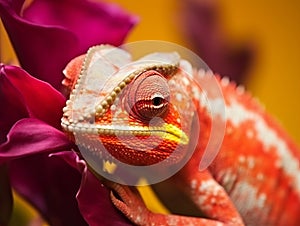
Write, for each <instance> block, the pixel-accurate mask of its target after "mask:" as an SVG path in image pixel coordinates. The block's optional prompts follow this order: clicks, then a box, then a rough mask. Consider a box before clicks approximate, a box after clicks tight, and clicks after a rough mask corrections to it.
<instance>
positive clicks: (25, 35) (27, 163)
mask: <svg viewBox="0 0 300 226" xmlns="http://www.w3.org/2000/svg"><path fill="white" fill-rule="evenodd" d="M0 16H1V20H2V22H3V24H4V26H5V28H6V31H7V32H8V34H9V37H10V39H11V42H12V44H13V46H14V49H15V51H16V53H17V56H18V59H19V61H20V63H21V66H22V67H23V69H21V68H20V67H17V66H7V65H3V64H1V65H0V102H1V105H2V108H1V111H0V128H1V130H0V186H1V187H0V224H1V225H6V224H7V223H8V222H9V217H10V214H11V206H12V198H11V196H12V195H11V187H12V188H13V189H14V190H15V191H16V192H17V193H19V194H20V195H21V196H22V197H24V198H25V199H26V200H27V201H28V202H29V203H31V204H32V205H33V206H34V207H35V208H36V209H37V210H38V211H39V212H40V213H41V215H42V216H43V218H44V219H45V220H46V221H47V222H48V223H49V224H51V225H99V223H101V224H102V225H111V224H112V225H129V221H128V220H127V219H126V218H125V217H124V216H123V215H122V214H120V213H119V212H118V211H117V210H116V208H114V206H113V204H112V203H111V201H110V198H109V193H110V190H109V189H108V188H106V187H105V186H103V185H102V183H101V181H99V180H98V179H97V178H96V177H95V176H94V175H93V174H92V173H91V172H90V171H89V170H88V169H87V166H86V163H85V161H83V160H82V159H80V157H79V156H78V155H77V153H76V146H75V144H74V143H72V142H71V141H70V140H69V139H68V137H67V136H66V135H65V134H64V133H63V132H62V131H61V127H60V118H61V116H62V108H63V106H64V105H65V101H66V99H65V97H64V95H63V94H62V93H60V92H59V91H61V90H62V87H61V82H62V79H63V74H62V71H63V68H64V67H65V65H66V64H67V62H68V61H69V60H71V59H72V58H73V57H75V56H77V55H79V54H82V53H84V52H85V51H86V50H87V49H88V48H89V47H90V46H92V45H96V44H101V43H109V44H113V45H120V44H121V43H122V42H123V41H124V39H125V37H126V35H127V33H128V32H129V30H130V29H131V28H132V26H133V25H134V24H135V23H136V18H135V17H134V16H132V15H129V14H127V13H125V12H124V11H123V10H121V9H120V8H118V7H117V6H115V5H110V4H104V3H99V2H97V3H96V2H90V1H86V0H72V1H71V0H63V1H51V0H49V1H47V0H34V1H32V2H31V4H30V5H29V6H24V0H6V1H5V0H0ZM24 69H25V70H26V71H28V72H29V73H28V72H26V71H25V70H24ZM30 74H32V75H33V76H34V77H35V78H34V77H32V76H31V75H30Z"/></svg>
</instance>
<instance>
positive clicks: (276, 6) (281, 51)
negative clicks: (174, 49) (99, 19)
mask: <svg viewBox="0 0 300 226" xmlns="http://www.w3.org/2000/svg"><path fill="white" fill-rule="evenodd" d="M181 1H184V0H181ZM181 1H180V0H150V1H149V0H143V1H133V0H107V2H113V3H118V4H119V5H121V6H122V7H123V8H124V9H126V10H127V11H129V12H132V13H134V14H136V15H138V16H139V17H140V23H139V24H138V25H137V26H136V27H135V28H134V30H133V32H132V33H131V34H130V35H129V38H128V40H127V41H128V42H131V41H137V40H145V39H158V40H165V41H170V42H175V43H177V44H181V45H184V46H189V43H187V41H186V39H185V37H184V34H182V32H181V30H182V28H180V18H179V17H178V15H179V14H180V8H181V4H182V3H181ZM198 1H215V0H198ZM217 2H218V4H220V24H221V28H222V29H223V31H224V33H225V35H226V37H224V38H226V39H229V40H231V42H232V43H231V44H234V43H235V42H236V43H241V41H243V40H252V41H253V42H254V43H255V44H256V45H257V46H256V47H257V49H256V50H257V51H256V55H255V64H254V65H253V67H252V68H251V70H250V72H249V74H248V80H247V82H246V87H247V89H248V90H249V91H250V92H252V93H253V95H254V96H256V97H258V99H259V100H260V101H261V102H262V103H263V104H264V105H265V106H266V109H267V111H268V112H270V113H271V114H273V115H274V116H275V117H276V118H278V120H279V121H281V122H282V124H283V126H284V127H285V128H286V129H287V131H288V132H289V134H290V135H291V136H292V137H293V138H294V140H295V141H296V142H297V143H298V144H299V145H300V132H299V127H300V104H299V100H298V98H300V71H299V69H298V67H299V66H300V63H299V62H298V61H300V27H299V26H300V13H299V12H300V1H297V0H286V1H283V0H265V1H259V0H243V1H239V0H230V1H228V0H218V1H217ZM203 35H205V34H203Z"/></svg>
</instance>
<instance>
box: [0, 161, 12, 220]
mask: <svg viewBox="0 0 300 226" xmlns="http://www.w3.org/2000/svg"><path fill="white" fill-rule="evenodd" d="M12 206H13V199H12V191H11V187H10V181H9V177H8V169H7V166H6V164H0V225H8V222H9V220H10V216H11V213H12Z"/></svg>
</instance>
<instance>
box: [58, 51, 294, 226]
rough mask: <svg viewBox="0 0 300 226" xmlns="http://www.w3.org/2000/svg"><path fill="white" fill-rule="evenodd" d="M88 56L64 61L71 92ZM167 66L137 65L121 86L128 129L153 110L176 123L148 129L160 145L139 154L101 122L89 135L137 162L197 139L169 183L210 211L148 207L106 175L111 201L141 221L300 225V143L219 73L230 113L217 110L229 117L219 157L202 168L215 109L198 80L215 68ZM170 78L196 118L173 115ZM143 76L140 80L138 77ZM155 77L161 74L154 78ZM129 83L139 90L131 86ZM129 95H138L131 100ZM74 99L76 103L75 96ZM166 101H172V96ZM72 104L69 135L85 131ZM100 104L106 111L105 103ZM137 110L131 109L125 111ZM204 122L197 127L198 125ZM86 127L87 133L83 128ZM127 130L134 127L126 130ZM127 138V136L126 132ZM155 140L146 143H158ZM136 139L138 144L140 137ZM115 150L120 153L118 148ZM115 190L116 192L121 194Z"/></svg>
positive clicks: (143, 122) (101, 118) (102, 118)
mask: <svg viewBox="0 0 300 226" xmlns="http://www.w3.org/2000/svg"><path fill="white" fill-rule="evenodd" d="M84 58H85V57H84V56H81V57H79V58H76V59H74V60H73V61H72V62H71V63H70V64H69V65H68V66H67V68H66V71H65V74H66V77H67V79H66V80H65V81H64V84H65V85H66V86H67V87H69V88H70V89H71V90H72V89H73V91H74V89H76V87H75V88H74V84H76V82H77V83H78V78H79V77H80V75H79V74H80V72H81V74H82V64H84V63H83V60H84ZM164 67H166V68H167V69H166V70H162V69H161V68H160V69H157V68H153V67H150V68H148V69H149V70H148V69H147V70H143V71H139V73H137V74H135V76H132V77H134V78H133V79H131V80H130V81H128V82H127V84H126V87H127V86H128V87H131V88H126V89H124V92H122V94H120V96H119V98H120V99H122V100H124V101H123V102H122V101H121V102H122V105H121V106H123V108H122V112H121V113H120V114H118V116H119V117H121V116H122V114H124V115H123V116H124V117H127V118H128V117H129V118H130V120H129V121H128V120H127V121H123V123H125V122H126V123H127V125H128V126H129V127H128V128H130V127H133V128H135V131H136V130H138V129H140V128H142V127H143V128H144V129H145V127H148V129H149V128H150V129H149V130H152V129H153V128H152V129H151V126H150V125H149V118H150V119H151V118H152V117H153V116H159V117H162V118H163V119H164V120H165V122H167V124H164V126H167V125H168V126H170V125H173V127H171V129H169V130H168V131H169V136H162V135H161V134H158V133H157V131H156V132H153V131H152V134H150V135H151V136H152V135H153V134H154V135H153V136H154V138H155V139H157V138H160V139H161V140H160V145H158V146H156V148H155V149H154V150H150V151H146V152H145V151H144V152H142V154H141V153H140V152H138V151H134V150H131V149H130V148H128V147H125V146H124V145H122V144H120V143H118V138H119V137H118V136H115V133H119V131H110V132H109V133H108V132H107V131H106V132H105V131H104V130H101V129H98V130H97V136H92V138H91V139H100V140H102V142H103V143H104V146H105V147H106V148H108V149H111V151H109V152H110V153H111V154H112V155H113V156H115V157H116V158H117V159H119V160H120V161H123V162H125V163H128V164H133V165H151V164H154V163H157V162H159V161H164V160H166V159H168V161H169V162H170V164H172V162H176V161H179V160H178V159H180V158H181V157H182V156H180V155H176V157H173V158H170V159H169V158H168V157H169V156H172V152H173V150H174V149H175V147H180V148H179V150H180V151H181V152H183V153H186V151H187V150H188V149H189V148H190V143H191V140H195V141H196V142H197V144H196V148H195V151H194V152H193V155H192V157H191V158H190V160H189V161H188V163H187V164H186V165H185V166H184V167H183V168H182V169H181V170H180V171H179V172H178V173H176V174H175V175H173V176H172V177H171V178H169V179H168V181H169V182H170V183H172V186H176V187H178V188H179V189H180V190H181V191H182V192H184V193H186V194H187V195H188V197H189V198H190V199H191V200H192V202H194V204H195V205H196V206H197V207H198V208H199V210H200V211H201V212H202V213H203V215H204V216H205V218H202V217H188V216H179V215H163V214H157V213H152V212H151V211H149V210H148V209H147V208H146V206H145V204H144V202H143V200H142V198H141V197H140V195H139V194H138V192H137V190H136V189H135V188H134V187H129V186H125V185H120V184H117V183H114V182H107V185H108V186H109V187H111V188H112V190H113V191H114V192H112V193H111V199H112V202H113V203H114V205H115V206H116V207H117V208H118V209H119V210H120V211H121V212H122V213H123V214H125V215H126V216H127V217H128V218H129V219H130V220H131V221H132V222H133V223H135V224H138V225H244V224H245V225H298V224H299V223H300V214H299V213H300V167H299V161H300V150H299V149H298V148H297V147H296V145H295V144H294V143H293V142H292V141H291V139H290V138H289V136H288V135H287V134H286V132H285V131H284V130H283V129H282V128H281V126H280V125H279V124H278V123H277V122H276V121H275V120H274V119H273V118H272V117H271V116H270V115H268V114H267V113H266V111H265V110H264V109H263V107H262V106H261V105H260V104H259V103H257V101H256V100H255V99H253V98H252V97H251V95H249V94H248V93H246V92H244V91H243V89H242V88H241V87H236V86H235V84H234V83H232V82H229V81H228V80H227V79H220V78H219V77H218V76H217V77H216V78H217V80H218V83H219V85H220V87H221V90H222V92H223V96H224V101H225V105H226V108H225V113H226V116H224V115H223V116H222V115H220V116H219V117H216V119H215V120H221V121H222V120H223V121H225V122H226V130H225V134H224V139H223V142H222V145H221V147H220V150H219V152H218V154H217V156H216V158H215V159H214V160H213V162H212V163H211V164H210V165H209V166H208V168H206V169H204V170H201V171H200V170H199V162H200V160H201V158H202V157H203V154H204V150H205V148H206V145H207V143H208V141H209V137H210V133H211V130H212V129H211V128H212V115H211V113H210V111H209V108H208V106H207V104H205V103H204V102H203V96H204V95H205V94H206V93H205V91H203V90H202V89H201V87H199V85H198V83H199V84H202V83H203V82H204V83H205V80H207V79H208V78H210V77H211V76H213V75H212V74H211V73H210V72H207V73H204V72H203V71H194V72H193V78H191V77H189V76H187V75H186V74H185V73H183V72H182V70H181V69H180V68H181V66H180V65H179V70H175V69H172V68H171V69H170V67H167V66H162V68H164ZM171 74H172V75H171ZM153 75H154V76H156V77H152V78H153V79H152V80H151V79H150V80H147V82H146V83H145V84H143V83H142V82H141V81H143V79H145V78H150V77H151V76H153ZM171 77H172V79H174V81H176V82H175V83H176V84H178V86H180V87H181V92H184V93H186V94H187V95H188V96H189V97H191V98H192V102H193V105H194V106H195V107H194V108H190V109H189V110H187V111H190V112H191V111H192V110H194V112H193V114H194V115H190V116H189V117H192V118H194V117H195V116H199V122H198V123H195V121H191V122H190V123H184V122H182V120H181V121H180V120H177V119H176V109H177V108H175V110H174V109H173V108H172V106H173V105H172V100H174V99H172V98H171V97H170V95H171V94H169V93H163V92H164V91H163V90H165V87H160V86H164V85H166V86H168V85H169V84H164V82H163V81H164V80H169V79H170V78H171ZM140 78H143V79H142V80H139V79H140ZM157 79H161V81H160V82H157ZM195 81H197V82H195ZM119 84H120V83H118V85H119ZM161 84H163V85H161ZM150 85H151V86H150ZM139 86H144V87H143V89H142V90H143V91H144V92H150V94H149V95H148V96H147V95H143V94H138V92H136V90H139ZM132 87H133V88H132ZM147 87H151V88H150V89H148V88H147ZM113 88H115V87H113ZM113 88H111V89H110V90H105V89H104V91H103V90H102V93H101V94H99V95H103V96H106V97H107V96H109V95H110V94H111V90H112V89H113ZM131 89H132V90H134V92H132V91H130V90H131ZM156 89H161V91H159V93H160V95H158V96H159V97H160V99H159V98H158V99H155V100H153V97H152V96H151V95H152V94H151V92H153V93H156V92H155V90H156ZM149 90H150V91H149ZM171 91H172V90H171ZM103 92H104V93H103ZM108 93H109V94H108ZM133 93H134V94H133ZM142 93H143V92H142ZM73 94H74V92H73ZM75 94H76V93H75ZM179 94H180V93H179ZM71 95H72V94H71ZM135 95H137V96H138V97H136V96H135ZM139 95H140V96H139ZM132 98H136V99H135V100H134V101H133V102H130V101H131V99H132ZM139 98H140V99H139ZM151 98H152V99H151ZM168 98H170V99H168ZM208 98H210V97H209V96H208ZM211 98H212V97H211ZM177 99H178V100H179V99H180V100H181V101H182V102H183V103H184V104H183V105H185V104H186V103H185V102H184V100H182V99H184V96H181V95H179V96H178V95H177ZM70 100H71V102H72V98H70ZM165 100H166V105H168V106H166V108H168V110H165V109H164V108H165V107H164V106H163V105H164V104H165V103H164V101H165ZM139 101H141V102H139ZM143 101H144V102H143ZM156 101H157V102H156ZM168 101H170V103H167V102H168ZM112 102H113V101H107V102H106V103H105V104H104V105H103V104H100V105H101V107H98V106H99V105H97V106H96V109H98V110H99V111H98V110H96V111H95V112H94V114H95V117H96V118H97V120H96V124H97V123H98V125H100V127H101V126H102V125H103V124H105V125H106V126H107V125H109V124H111V123H112V121H113V120H111V118H112V112H111V106H112V105H113V104H112ZM136 102H138V103H140V104H137V105H134V106H129V107H128V105H130V104H128V103H136ZM101 103H103V102H101ZM154 105H159V106H160V107H159V108H158V110H157V109H156V110H153V106H154ZM107 106H108V107H107ZM126 106H127V107H126ZM145 106H146V107H145ZM147 106H148V107H147ZM149 106H150V107H149ZM151 106H152V108H151ZM109 107H110V108H109ZM70 108H72V103H71V104H70V103H69V105H68V104H67V108H66V109H65V110H64V112H65V115H64V118H63V119H62V125H63V127H64V129H65V130H66V131H67V132H68V133H69V134H70V135H71V136H73V135H74V133H76V132H77V133H83V132H82V131H80V129H77V130H76V131H75V130H74V129H73V127H74V126H75V124H76V123H78V122H77V121H76V122H74V121H72V120H70ZM73 108H74V107H73ZM103 108H106V109H108V110H103ZM179 108H180V106H179ZM128 109H129V110H128ZM132 109H133V113H128V112H130V111H131V110H132ZM141 109H144V110H145V112H143V111H142V110H141ZM72 110H74V109H72ZM99 112H100V113H99ZM124 112H125V113H124ZM141 112H142V113H141ZM139 114H142V115H139ZM145 117H146V118H145ZM147 117H148V118H147ZM120 120H122V119H120ZM79 121H80V120H79ZM186 121H190V119H189V118H188V115H186ZM79 123H81V124H80V125H82V124H83V123H84V119H81V122H79ZM141 126H142V127H141ZM199 127H200V132H198V128H199ZM105 128H107V127H105ZM118 128H119V127H118ZM74 131H75V132H74ZM84 131H85V133H87V132H86V131H87V130H86V129H85V130H84ZM114 132H115V133H114ZM129 133H133V132H132V131H131V132H130V131H129ZM122 134H123V135H124V133H122ZM170 134H171V135H170ZM135 135H136V136H138V137H139V138H143V136H145V137H148V136H150V135H149V133H146V132H145V131H144V130H142V129H141V131H140V132H139V133H138V132H135ZM123 138H124V139H126V134H125V135H124V137H123ZM189 138H190V139H189ZM155 139H149V140H146V141H145V142H150V143H151V142H152V143H153V142H155V141H154V140H155ZM135 145H136V146H137V147H139V146H140V144H139V143H136V144H135ZM113 150H116V151H117V152H116V153H113ZM98 151H99V150H98ZM115 194H118V197H117V196H116V195H115Z"/></svg>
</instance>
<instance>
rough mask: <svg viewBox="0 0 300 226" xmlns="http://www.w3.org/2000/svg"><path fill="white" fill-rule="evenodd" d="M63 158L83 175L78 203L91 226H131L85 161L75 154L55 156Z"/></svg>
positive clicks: (68, 153) (62, 153) (67, 153)
mask: <svg viewBox="0 0 300 226" xmlns="http://www.w3.org/2000/svg"><path fill="white" fill-rule="evenodd" d="M53 155H55V156H59V157H61V158H63V159H64V160H65V161H66V162H67V163H69V164H70V165H71V166H73V167H74V168H76V169H78V170H79V171H80V172H81V174H82V180H81V185H80V189H79V192H78V194H77V201H78V205H79V209H80V212H81V213H82V215H83V217H84V219H85V220H86V222H87V223H88V224H89V225H99V224H101V225H131V224H130V223H129V221H128V220H127V219H126V218H125V217H124V216H123V215H122V214H121V213H120V212H119V211H118V210H117V209H116V208H115V207H114V206H113V204H112V202H111V200H110V197H109V196H110V195H109V194H110V190H109V189H108V188H107V187H105V186H104V185H103V184H102V183H101V181H100V180H98V179H97V178H96V177H95V176H94V175H93V174H92V173H91V172H90V171H89V170H88V169H87V166H86V163H85V161H83V160H81V159H79V157H78V156H77V155H76V154H75V153H74V152H73V153H72V152H61V153H56V154H53Z"/></svg>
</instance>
